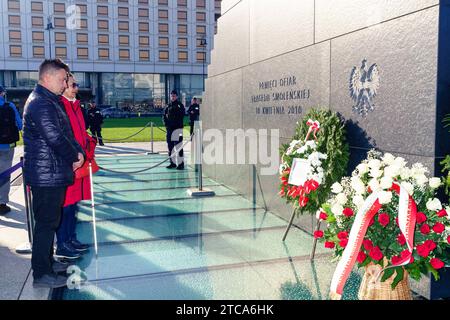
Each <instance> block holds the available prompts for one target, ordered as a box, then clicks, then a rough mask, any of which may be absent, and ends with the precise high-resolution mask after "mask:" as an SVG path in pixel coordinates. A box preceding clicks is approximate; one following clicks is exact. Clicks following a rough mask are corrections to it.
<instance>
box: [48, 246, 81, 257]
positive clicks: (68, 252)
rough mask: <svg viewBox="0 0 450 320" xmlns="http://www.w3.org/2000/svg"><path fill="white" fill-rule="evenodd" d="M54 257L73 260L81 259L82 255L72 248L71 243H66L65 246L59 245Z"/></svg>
mask: <svg viewBox="0 0 450 320" xmlns="http://www.w3.org/2000/svg"><path fill="white" fill-rule="evenodd" d="M54 256H55V257H56V258H58V259H61V258H64V259H69V260H73V259H78V258H80V257H81V254H80V253H79V252H78V251H77V250H75V248H74V247H72V245H71V244H70V242H65V243H63V244H58V247H57V249H56V252H55V254H54Z"/></svg>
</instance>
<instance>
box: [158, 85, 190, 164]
mask: <svg viewBox="0 0 450 320" xmlns="http://www.w3.org/2000/svg"><path fill="white" fill-rule="evenodd" d="M184 115H185V109H184V106H183V104H182V103H181V102H179V101H178V93H177V91H176V90H173V91H172V92H171V93H170V103H169V104H168V105H167V107H166V108H165V109H164V115H163V122H164V125H165V126H166V130H167V135H166V141H167V148H168V149H169V156H171V155H172V150H173V148H174V147H175V146H176V145H177V144H179V143H182V142H183V119H184ZM178 155H179V157H181V162H180V158H178ZM182 157H183V149H181V150H180V151H179V153H178V154H176V155H175V156H174V157H173V158H172V157H171V158H170V165H169V166H168V167H167V168H168V169H173V168H177V169H178V170H183V169H184V162H183V159H182ZM174 158H175V159H176V162H177V163H176V164H175V162H174ZM179 162H180V163H179Z"/></svg>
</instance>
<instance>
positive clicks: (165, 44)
mask: <svg viewBox="0 0 450 320" xmlns="http://www.w3.org/2000/svg"><path fill="white" fill-rule="evenodd" d="M158 45H159V46H160V47H164V48H166V47H169V38H167V37H159V39H158Z"/></svg>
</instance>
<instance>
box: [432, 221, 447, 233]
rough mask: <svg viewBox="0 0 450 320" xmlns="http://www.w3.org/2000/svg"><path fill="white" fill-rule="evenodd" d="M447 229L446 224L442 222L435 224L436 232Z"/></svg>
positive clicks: (434, 229)
mask: <svg viewBox="0 0 450 320" xmlns="http://www.w3.org/2000/svg"><path fill="white" fill-rule="evenodd" d="M444 230H445V226H444V224H442V223H440V222H436V224H435V225H434V226H433V231H434V232H436V233H442V232H444Z"/></svg>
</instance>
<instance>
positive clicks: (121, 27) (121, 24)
mask: <svg viewBox="0 0 450 320" xmlns="http://www.w3.org/2000/svg"><path fill="white" fill-rule="evenodd" d="M128 30H129V24H128V21H119V31H126V32H128Z"/></svg>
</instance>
